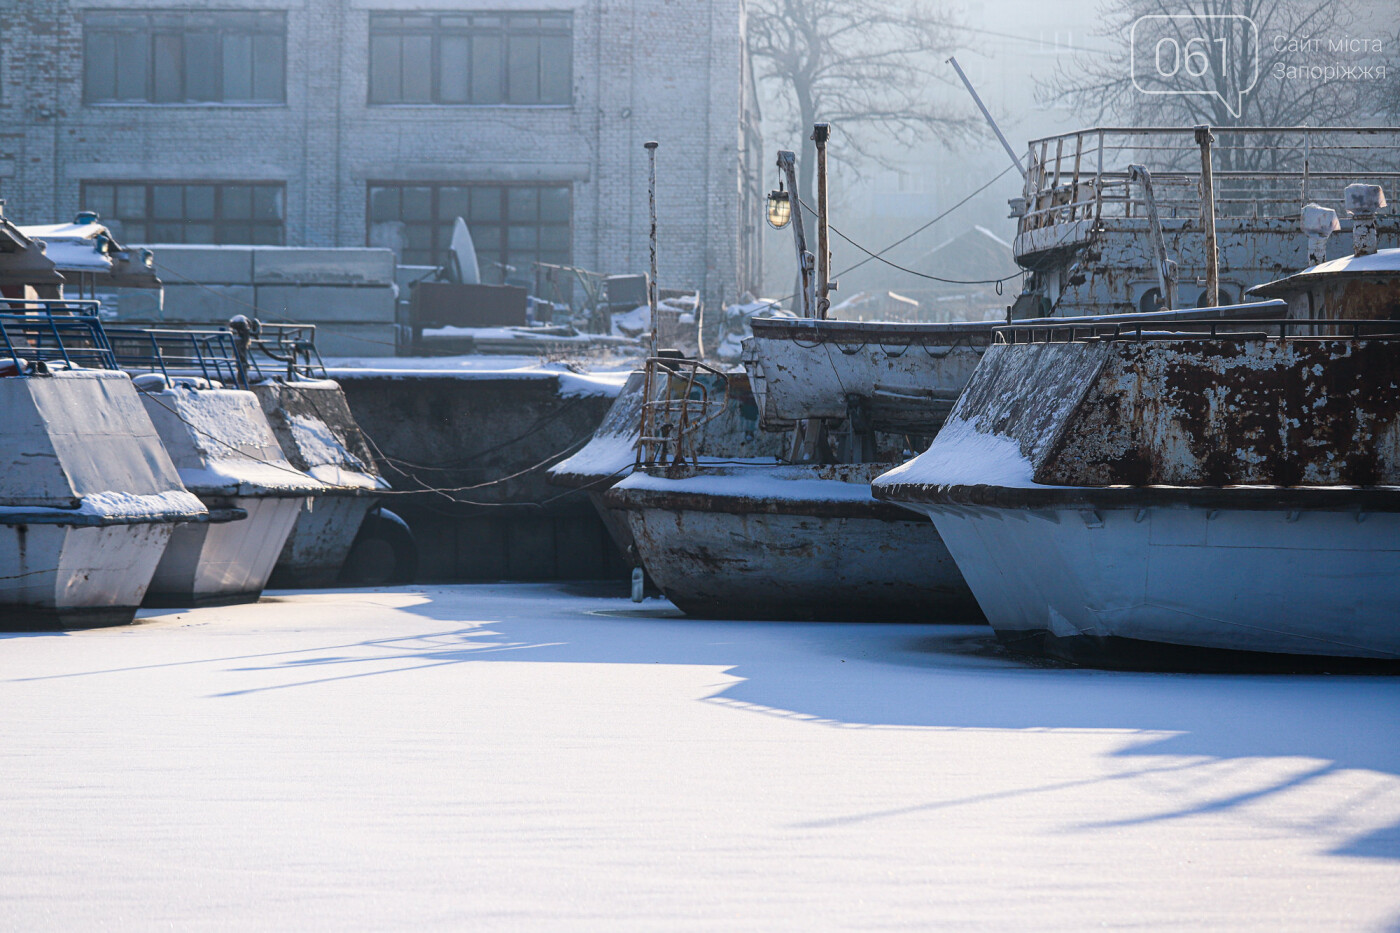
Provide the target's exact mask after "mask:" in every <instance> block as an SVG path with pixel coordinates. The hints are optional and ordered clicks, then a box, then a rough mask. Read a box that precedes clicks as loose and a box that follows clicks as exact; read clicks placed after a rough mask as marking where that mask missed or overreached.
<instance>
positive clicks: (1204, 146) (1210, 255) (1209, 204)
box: [1196, 125, 1220, 308]
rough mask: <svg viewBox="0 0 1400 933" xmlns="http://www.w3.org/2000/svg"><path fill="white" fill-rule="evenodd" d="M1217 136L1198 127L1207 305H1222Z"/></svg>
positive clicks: (1201, 126)
mask: <svg viewBox="0 0 1400 933" xmlns="http://www.w3.org/2000/svg"><path fill="white" fill-rule="evenodd" d="M1213 142H1215V137H1214V136H1213V135H1211V132H1210V127H1209V126H1206V125H1200V126H1197V127H1196V145H1198V146H1200V147H1201V229H1202V230H1203V231H1205V235H1206V245H1205V250H1206V296H1205V298H1206V305H1207V306H1208V307H1211V308H1215V307H1218V306H1219V305H1220V253H1219V250H1218V248H1217V246H1216V242H1215V168H1214V165H1213V164H1212V160H1211V149H1210V147H1211V143H1213Z"/></svg>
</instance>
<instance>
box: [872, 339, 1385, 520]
mask: <svg viewBox="0 0 1400 933" xmlns="http://www.w3.org/2000/svg"><path fill="white" fill-rule="evenodd" d="M1397 373H1400V341H1397V340H1369V339H1359V340H1357V339H1333V338H1322V339H1293V340H1276V339H1235V338H1222V339H1198V340H1168V341H1150V342H1142V343H1138V342H1136V341H1125V340H1120V341H1103V342H1080V343H1062V344H1039V345H1004V346H997V347H993V348H992V349H991V350H989V351H988V353H987V355H986V357H985V360H984V365H983V367H982V368H981V369H979V371H978V373H977V374H976V376H975V377H974V378H973V380H972V382H971V383H970V384H969V386H968V388H967V390H966V392H964V394H963V397H962V399H961V400H960V401H959V403H958V407H957V409H956V410H955V411H954V413H953V416H952V417H953V418H954V419H956V420H958V421H959V422H966V429H965V431H964V432H963V433H964V434H965V433H966V431H967V430H970V431H971V432H974V433H975V434H978V435H988V436H992V437H996V438H1000V439H1003V440H1009V441H1012V442H1014V443H1015V445H1016V448H1015V449H1016V450H1017V451H1019V453H1020V455H1021V457H1023V458H1024V459H1025V460H1026V461H1027V464H1028V467H1029V469H1030V470H1031V474H1032V476H1033V480H1034V484H1012V485H1009V486H1008V485H996V484H993V485H992V486H979V485H978V484H977V483H976V481H975V478H968V477H952V476H951V474H950V476H949V478H947V479H940V476H939V475H934V474H933V473H931V472H925V473H918V472H917V471H915V473H914V474H911V475H910V477H909V478H908V479H907V480H906V481H905V482H904V483H902V484H900V483H897V482H896V483H893V484H879V483H877V485H876V489H875V495H876V496H877V497H879V498H882V499H891V500H894V501H922V502H930V501H939V502H949V503H964V504H971V505H1007V506H1014V507H1019V508H1036V507H1041V506H1046V507H1048V506H1052V505H1065V504H1074V503H1079V504H1082V505H1085V506H1086V507H1093V506H1094V505H1095V504H1101V505H1103V506H1104V507H1108V508H1126V507H1133V506H1142V507H1147V506H1154V505H1163V506H1169V507H1179V506H1188V505H1198V506H1200V507H1217V506H1218V505H1219V504H1220V503H1222V502H1235V503H1238V507H1240V508H1255V509H1259V508H1263V509H1268V508H1284V509H1313V508H1318V509H1321V508H1337V507H1357V508H1373V509H1382V510H1393V509H1394V508H1395V507H1396V495H1395V489H1394V487H1396V486H1400V410H1398V409H1397V406H1396V404H1395V397H1396V387H1397V382H1400V377H1397V375H1396V374H1397ZM941 442H946V443H952V441H947V439H946V438H945V437H940V438H939V439H936V440H935V441H934V447H933V448H932V449H933V450H934V451H937V449H938V446H939V444H940V443H941ZM962 442H963V443H966V439H965V438H964V440H963V441H962ZM1035 484H1038V485H1035ZM1055 486H1062V487H1071V488H1069V489H1054V488H1050V487H1055ZM1090 487H1112V488H1109V489H1099V490H1098V491H1096V492H1094V493H1092V494H1089V493H1088V492H1087V491H1086V488H1090ZM1165 487H1183V488H1181V489H1177V490H1173V489H1170V488H1165ZM1201 487H1206V491H1205V492H1202V490H1201ZM1222 487H1223V488H1222ZM1232 487H1252V488H1251V489H1237V488H1232ZM1289 487H1292V488H1289ZM1354 487H1370V491H1364V490H1363V491H1362V492H1356V491H1355V489H1354ZM1375 487H1383V488H1379V489H1377V488H1375ZM1385 487H1389V488H1385ZM1348 489H1350V491H1348ZM1211 503H1215V504H1214V505H1212V504H1211Z"/></svg>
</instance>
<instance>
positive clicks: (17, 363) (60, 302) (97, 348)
mask: <svg viewBox="0 0 1400 933" xmlns="http://www.w3.org/2000/svg"><path fill="white" fill-rule="evenodd" d="M97 311H98V303H97V302H96V301H92V300H80V299H71V298H60V299H43V298H41V299H31V298H0V375H8V376H17V375H26V374H34V373H44V372H48V371H49V370H51V369H54V368H64V369H82V368H87V369H116V368H117V363H116V359H115V357H114V356H113V353H112V347H111V344H110V343H108V341H107V335H106V332H105V331H104V329H103V327H102V320H101V318H100V317H98V313H97Z"/></svg>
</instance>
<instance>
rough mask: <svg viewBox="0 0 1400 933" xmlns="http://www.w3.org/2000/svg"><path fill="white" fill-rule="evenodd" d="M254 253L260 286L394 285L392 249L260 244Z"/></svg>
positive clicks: (255, 275) (254, 271)
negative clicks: (297, 246) (317, 247)
mask: <svg viewBox="0 0 1400 933" xmlns="http://www.w3.org/2000/svg"><path fill="white" fill-rule="evenodd" d="M252 253H253V281H254V282H255V283H257V284H259V285H279V284H287V285H294V284H297V285H392V284H394V252H393V250H388V249H367V248H348V249H298V248H292V247H285V246H260V247H257V248H255V249H254V250H253V251H252Z"/></svg>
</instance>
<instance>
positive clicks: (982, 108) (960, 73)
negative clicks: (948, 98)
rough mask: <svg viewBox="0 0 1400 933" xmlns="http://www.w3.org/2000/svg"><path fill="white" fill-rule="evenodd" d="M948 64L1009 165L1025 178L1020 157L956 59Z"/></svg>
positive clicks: (950, 60)
mask: <svg viewBox="0 0 1400 933" xmlns="http://www.w3.org/2000/svg"><path fill="white" fill-rule="evenodd" d="M948 64H950V65H952V66H953V70H954V71H956V72H957V73H958V77H959V78H961V79H962V83H963V86H964V87H966V88H967V93H969V94H971V95H972V100H973V101H974V102H975V103H976V104H977V109H978V110H980V111H982V116H983V117H985V118H986V119H987V123H989V124H990V125H991V127H992V132H993V133H996V134H997V139H999V140H1001V148H1003V149H1005V150H1006V154H1007V155H1009V156H1010V157H1011V164H1012V165H1014V166H1016V171H1018V172H1020V173H1021V177H1022V178H1027V177H1028V176H1027V174H1026V167H1025V166H1024V165H1022V164H1021V158H1020V156H1018V155H1016V151H1015V150H1014V149H1012V148H1011V144H1010V143H1009V142H1007V141H1006V137H1005V136H1003V135H1002V133H1001V127H999V126H997V121H995V120H993V119H992V114H991V111H989V110H988V109H987V105H986V104H984V103H982V98H981V97H978V96H977V89H976V88H974V87H973V86H972V82H971V81H969V80H967V75H966V74H964V73H963V70H962V66H961V65H959V64H958V60H957V58H956V57H955V58H950V59H948Z"/></svg>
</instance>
